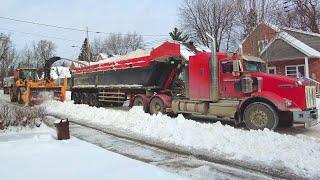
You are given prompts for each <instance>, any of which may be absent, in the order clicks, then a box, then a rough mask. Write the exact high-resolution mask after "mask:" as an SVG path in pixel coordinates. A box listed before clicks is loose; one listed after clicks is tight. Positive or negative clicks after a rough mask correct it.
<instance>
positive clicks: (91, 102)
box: [87, 93, 96, 106]
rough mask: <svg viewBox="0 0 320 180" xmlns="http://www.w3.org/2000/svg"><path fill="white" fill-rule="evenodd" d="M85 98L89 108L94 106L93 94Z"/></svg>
mask: <svg viewBox="0 0 320 180" xmlns="http://www.w3.org/2000/svg"><path fill="white" fill-rule="evenodd" d="M87 98H88V105H89V106H95V101H96V99H95V96H94V93H90V94H88V97H87Z"/></svg>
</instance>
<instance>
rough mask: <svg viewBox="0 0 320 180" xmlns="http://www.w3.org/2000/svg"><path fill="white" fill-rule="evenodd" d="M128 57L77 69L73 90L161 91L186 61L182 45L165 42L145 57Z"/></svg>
mask: <svg viewBox="0 0 320 180" xmlns="http://www.w3.org/2000/svg"><path fill="white" fill-rule="evenodd" d="M126 57H128V56H125V57H124V58H123V59H121V57H117V58H115V59H116V61H115V62H109V61H108V60H105V61H102V62H101V63H99V62H98V63H94V64H92V65H90V66H85V67H81V68H76V69H74V71H73V74H72V80H73V88H86V87H118V88H121V87H131V88H133V87H137V88H150V87H154V88H162V87H163V86H164V85H165V84H166V81H167V79H168V78H169V77H170V74H172V72H173V71H175V69H176V68H177V66H178V64H180V63H181V61H182V59H183V58H182V56H181V53H180V45H179V44H178V43H175V42H165V43H164V44H162V45H161V46H159V47H157V48H155V49H153V50H152V51H151V52H150V54H149V55H146V56H141V57H131V59H130V58H127V59H126Z"/></svg>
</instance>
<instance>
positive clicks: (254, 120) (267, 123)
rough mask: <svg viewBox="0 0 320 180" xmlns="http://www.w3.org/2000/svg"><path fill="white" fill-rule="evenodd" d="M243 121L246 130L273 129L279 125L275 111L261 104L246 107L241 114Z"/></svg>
mask: <svg viewBox="0 0 320 180" xmlns="http://www.w3.org/2000/svg"><path fill="white" fill-rule="evenodd" d="M243 119H244V122H245V124H246V126H247V128H248V129H255V130H257V129H264V128H268V129H272V130H273V129H275V128H276V127H277V126H278V123H279V116H278V113H277V112H276V110H275V109H274V108H273V107H271V106H270V105H268V104H266V103H263V102H256V103H252V104H250V105H248V106H247V107H246V109H245V110H244V113H243Z"/></svg>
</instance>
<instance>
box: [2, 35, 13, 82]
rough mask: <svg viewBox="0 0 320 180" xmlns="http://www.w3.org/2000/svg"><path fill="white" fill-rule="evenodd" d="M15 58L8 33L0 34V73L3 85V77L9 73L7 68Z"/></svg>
mask: <svg viewBox="0 0 320 180" xmlns="http://www.w3.org/2000/svg"><path fill="white" fill-rule="evenodd" d="M14 59H15V48H14V47H13V45H12V41H11V39H10V35H6V34H2V33H1V34H0V68H1V69H0V75H1V82H2V86H3V78H4V77H5V76H7V75H8V74H9V69H10V67H11V66H12V64H13V61H14Z"/></svg>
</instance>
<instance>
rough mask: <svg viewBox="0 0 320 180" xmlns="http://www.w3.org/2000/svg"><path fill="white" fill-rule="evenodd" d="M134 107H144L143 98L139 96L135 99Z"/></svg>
mask: <svg viewBox="0 0 320 180" xmlns="http://www.w3.org/2000/svg"><path fill="white" fill-rule="evenodd" d="M132 106H144V102H143V100H142V97H141V96H137V97H135V98H134V100H133V103H132Z"/></svg>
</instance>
